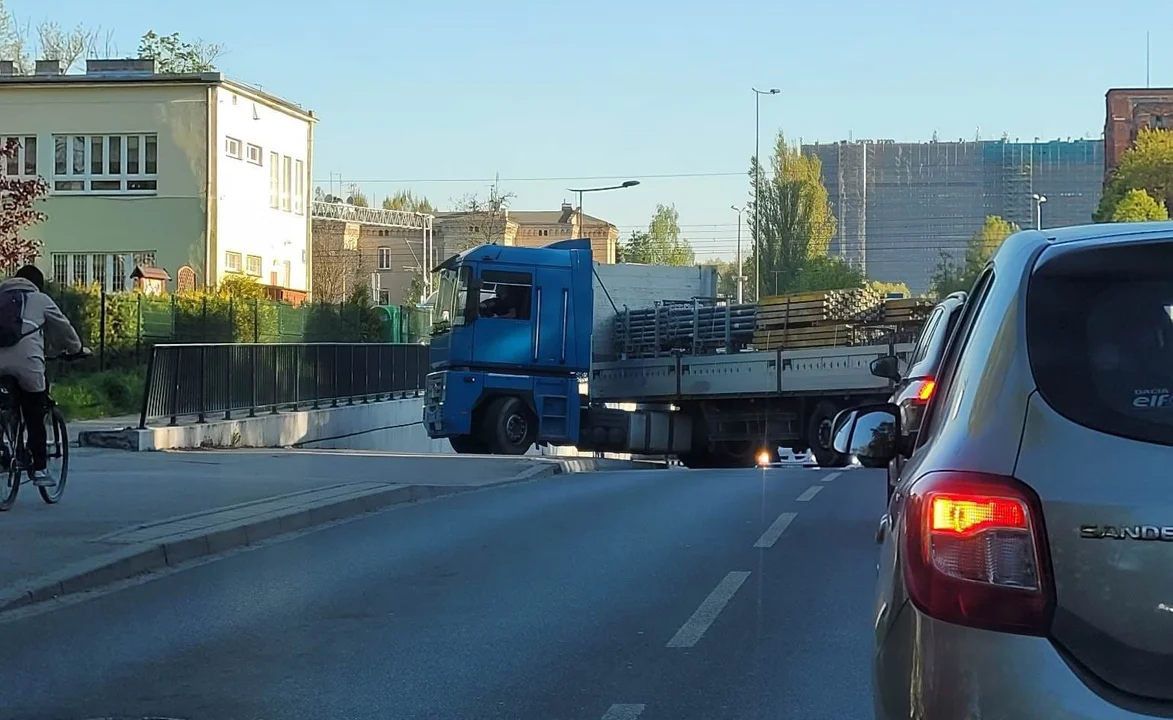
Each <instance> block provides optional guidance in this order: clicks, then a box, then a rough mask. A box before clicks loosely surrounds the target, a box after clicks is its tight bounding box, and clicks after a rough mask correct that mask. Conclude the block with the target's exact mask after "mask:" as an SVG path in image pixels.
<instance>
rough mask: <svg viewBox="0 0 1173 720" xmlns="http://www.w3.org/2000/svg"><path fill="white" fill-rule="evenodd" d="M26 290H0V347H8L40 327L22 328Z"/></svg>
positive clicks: (27, 292) (26, 296)
mask: <svg viewBox="0 0 1173 720" xmlns="http://www.w3.org/2000/svg"><path fill="white" fill-rule="evenodd" d="M29 292H30V291H28V290H16V289H14V290H5V291H4V292H0V348H10V347H12V346H13V345H16V344H17V343H18V342H20V341H21V340H23V339H24V338H25V336H26V335H31V334H33V333H35V332H36V331H38V330H40V329H41V328H40V327H39V326H38V327H35V328H33V329H32V330H27V331H26V330H25V329H24V303H25V300H26V299H27V298H28V294H29Z"/></svg>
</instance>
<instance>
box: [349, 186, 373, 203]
mask: <svg viewBox="0 0 1173 720" xmlns="http://www.w3.org/2000/svg"><path fill="white" fill-rule="evenodd" d="M346 203H347V204H348V205H354V206H355V207H368V206H369V205H370V203H368V202H367V196H366V193H364V192H363V191H362V188H360V187H359V186H358V185H355V184H354V183H350V184H349V185H347V186H346Z"/></svg>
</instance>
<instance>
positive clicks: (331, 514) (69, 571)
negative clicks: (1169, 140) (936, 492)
mask: <svg viewBox="0 0 1173 720" xmlns="http://www.w3.org/2000/svg"><path fill="white" fill-rule="evenodd" d="M657 467H660V468H662V467H664V466H663V465H662V464H657V463H646V462H636V461H625V460H601V459H595V458H582V459H574V460H559V461H553V462H551V461H545V462H540V463H538V464H537V465H536V466H535V467H532V468H529V469H527V470H524V471H522V472H520V473H518V474H516V475H513V476H511V477H508V478H503V479H501V480H499V481H496V482H491V483H488V484H485V485H479V486H436V485H406V486H405V485H399V486H395V487H390V488H385V489H381V490H375V491H373V492H369V493H365V494H361V495H355V496H350V497H347V498H344V499H341V500H338V501H337V502H330V503H324V504H321V505H316V506H310V507H302V508H299V509H296V510H293V511H292V512H288V511H287V512H274V513H270V514H267V515H261V516H258V517H256V518H252V519H250V520H248V521H246V522H244V523H241V524H238V525H233V526H229V527H221V528H218V529H216V530H213V531H211V532H203V531H197V532H193V533H189V534H186V535H176V536H174V537H173V539H170V540H168V541H166V542H161V543H152V542H147V543H139V544H137V545H132V546H129V547H126V548H120V549H118V550H113V551H111V552H108V553H104V554H102V555H99V556H97V557H91V558H87V559H85V560H81V561H78V562H76V563H72V564H70V565H67V566H65V567H63V568H61V569H60V570H57V571H56V572H53V573H49V574H48V575H43V576H41V577H38V578H33V579H29V580H27V581H24V582H21V583H19V584H18V585H17V586H15V587H13V588H9V589H5V590H3V591H0V613H4V612H7V611H9V610H16V609H18V608H23V607H28V606H30V605H34V604H36V603H41V602H45V601H46V600H53V599H55V598H59V597H62V596H65V595H73V594H75V593H81V592H86V591H88V590H96V589H98V588H100V587H103V586H105V585H110V584H112V583H116V582H119V581H121V580H127V579H130V578H132V577H135V576H137V575H143V574H146V573H150V572H153V571H156V570H162V569H164V568H169V567H176V566H178V565H181V564H183V563H186V562H189V561H191V560H197V559H199V558H204V557H209V556H212V555H218V554H220V553H223V552H227V551H229V550H233V549H236V548H240V547H244V546H248V545H256V544H257V543H260V542H262V541H265V540H269V539H272V538H275V537H277V536H279V535H285V534H287V533H292V532H297V531H299V530H306V529H309V528H311V527H315V526H318V525H324V524H326V523H330V522H334V521H337V520H345V519H348V518H352V517H356V516H359V515H364V514H366V513H370V512H374V511H376V510H382V509H384V508H388V507H391V506H392V505H401V504H405V503H411V502H418V501H420V500H430V499H432V498H437V497H443V496H445V495H457V494H460V493H464V492H469V491H472V490H484V489H487V488H494V487H501V486H503V485H512V484H515V483H520V482H526V481H530V480H536V479H539V478H544V477H552V476H555V475H569V474H574V473H583V472H592V471H607V470H636V469H654V468H657Z"/></svg>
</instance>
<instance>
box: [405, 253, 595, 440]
mask: <svg viewBox="0 0 1173 720" xmlns="http://www.w3.org/2000/svg"><path fill="white" fill-rule="evenodd" d="M436 270H437V271H438V272H439V274H440V283H439V293H438V295H437V300H436V305H435V307H434V309H433V313H434V320H435V325H434V326H433V330H432V342H431V350H430V356H429V360H430V365H431V367H430V370H431V372H429V374H428V377H427V383H426V389H425V397H424V426H425V427H426V428H427V432H428V436H429V437H432V438H441V437H446V438H448V439H449V442H450V443H451V444H452V447H453V449H454V450H456V451H457V452H462V453H493V454H502V455H520V454H523V453H525V452H526V451H528V450H529V449H530V447H531V446H533V445H534V444H535V443H539V444H551V445H574V444H576V443H577V442H578V441H579V433H580V424H581V422H582V419H581V414H582V411H583V408H584V407H585V405H586V404H587V401H586V399H585V398H581V397H580V396H579V376H580V375H582V374H585V373H587V372H588V371H589V370H590V360H591V327H592V315H593V312H592V308H593V304H594V287H593V282H592V271H593V263H592V258H591V246H590V241H589V240H587V239H573V240H563V241H560V242H556V243H552V244H550V245H547V246H545V247H538V248H534V247H513V246H504V245H482V246H480V247H476V248H472V249H470V250H466V251H465V252H462V253H460V254H459V255H454V256H452V257H451V258H449V259H448V260H446V261H445V262H443V263H442V264H441V265H440V266H439V267H438V268H436Z"/></svg>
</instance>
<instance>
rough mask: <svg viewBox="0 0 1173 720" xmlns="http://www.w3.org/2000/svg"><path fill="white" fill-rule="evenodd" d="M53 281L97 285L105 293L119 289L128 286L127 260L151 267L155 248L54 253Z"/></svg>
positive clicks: (63, 283)
mask: <svg viewBox="0 0 1173 720" xmlns="http://www.w3.org/2000/svg"><path fill="white" fill-rule="evenodd" d="M51 260H52V263H53V281H54V282H56V283H59V284H62V285H73V286H75V287H83V286H86V285H92V284H97V285H99V286H101V287H103V288H105V290H106V291H107V292H121V291H123V290H126V289H128V288H129V287H130V281H129V278H128V274H129V269H128V267H127V263H128V262H130V263H133V264H134V265H142V266H144V267H150V266H153V265H154V262H155V253H154V251H147V252H137V253H136V252H129V251H128V252H100V253H53V254H52V256H51Z"/></svg>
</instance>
